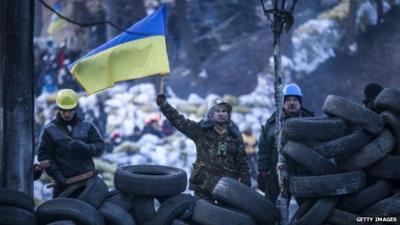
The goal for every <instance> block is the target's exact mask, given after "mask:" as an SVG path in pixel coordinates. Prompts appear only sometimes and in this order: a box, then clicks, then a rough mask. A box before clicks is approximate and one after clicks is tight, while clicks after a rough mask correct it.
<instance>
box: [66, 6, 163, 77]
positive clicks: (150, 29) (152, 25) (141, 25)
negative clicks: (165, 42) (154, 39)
mask: <svg viewBox="0 0 400 225" xmlns="http://www.w3.org/2000/svg"><path fill="white" fill-rule="evenodd" d="M166 11H167V9H166V7H165V6H164V5H163V6H162V7H161V8H160V9H158V10H157V11H155V12H154V13H153V14H151V15H149V16H147V17H145V18H144V19H142V20H141V21H139V22H137V23H135V24H134V25H132V26H131V27H130V28H128V29H127V31H128V32H129V33H128V32H122V33H121V34H119V35H118V36H116V37H114V38H113V39H111V40H110V41H108V42H106V43H104V44H103V45H100V46H99V47H97V48H95V49H93V50H92V51H90V52H89V53H87V54H86V55H84V56H83V57H81V58H80V59H78V60H77V61H75V62H74V63H73V64H71V65H69V66H68V69H69V70H71V68H72V67H73V66H74V65H75V64H76V63H79V62H80V61H81V60H83V59H85V58H88V57H90V56H92V55H95V54H97V53H99V52H102V51H104V50H107V49H109V48H112V47H114V46H117V45H120V44H124V43H126V42H130V41H134V40H138V39H142V38H146V37H150V36H155V35H164V36H165V32H166V15H167V14H166V13H167V12H166Z"/></svg>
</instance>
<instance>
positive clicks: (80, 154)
mask: <svg viewBox="0 0 400 225" xmlns="http://www.w3.org/2000/svg"><path fill="white" fill-rule="evenodd" d="M56 104H57V107H58V112H57V116H56V118H55V119H54V120H52V121H51V122H50V123H48V124H47V125H46V126H45V127H44V129H43V131H42V134H41V138H40V143H39V147H38V159H39V161H41V162H42V161H46V160H48V167H47V168H46V172H47V173H48V174H49V175H50V176H51V177H52V178H53V179H54V181H55V184H56V186H55V187H54V190H53V197H56V196H57V195H59V194H60V193H61V192H62V191H63V190H65V189H66V188H67V187H68V185H67V184H66V180H67V179H68V178H71V177H75V176H79V175H81V174H84V173H88V172H91V171H94V170H95V167H94V162H93V160H92V157H97V156H100V155H101V154H102V153H103V151H104V142H103V138H102V137H101V135H100V133H99V132H98V131H97V129H96V127H95V126H94V125H93V124H91V123H89V122H87V121H82V120H81V119H80V118H79V117H78V115H77V113H76V109H77V107H78V96H77V94H76V93H75V91H73V90H71V89H62V90H60V91H59V92H58V94H57V97H56Z"/></svg>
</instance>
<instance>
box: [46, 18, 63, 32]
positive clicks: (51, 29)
mask: <svg viewBox="0 0 400 225" xmlns="http://www.w3.org/2000/svg"><path fill="white" fill-rule="evenodd" d="M66 25H67V21H65V20H63V19H58V20H55V21H52V22H51V23H50V25H49V27H48V28H47V33H48V34H52V33H53V32H55V31H57V30H59V29H61V28H63V27H65V26H66Z"/></svg>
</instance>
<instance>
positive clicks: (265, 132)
mask: <svg viewBox="0 0 400 225" xmlns="http://www.w3.org/2000/svg"><path fill="white" fill-rule="evenodd" d="M301 116H302V117H310V116H314V114H313V113H312V112H310V111H308V110H307V109H305V108H301ZM283 117H284V118H283V119H284V120H286V119H288V118H290V117H288V116H285V114H283ZM275 121H276V119H275V112H274V113H273V114H272V116H271V117H270V118H269V119H268V120H267V122H266V123H265V126H262V130H261V134H260V138H259V145H258V149H259V151H258V170H259V171H268V172H270V173H271V174H276V165H277V163H278V149H277V146H276V144H275V139H276V136H275ZM282 139H283V140H282V146H284V145H285V143H286V142H287V140H286V139H285V135H284V134H283V136H282ZM286 161H287V162H289V164H290V159H288V158H287V157H286ZM287 166H288V169H291V170H293V167H291V165H287Z"/></svg>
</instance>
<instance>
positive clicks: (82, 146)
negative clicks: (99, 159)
mask: <svg viewBox="0 0 400 225" xmlns="http://www.w3.org/2000/svg"><path fill="white" fill-rule="evenodd" d="M67 149H68V150H72V151H82V152H90V145H88V144H86V143H85V142H83V141H80V140H76V139H71V140H70V141H68V142H67Z"/></svg>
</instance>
